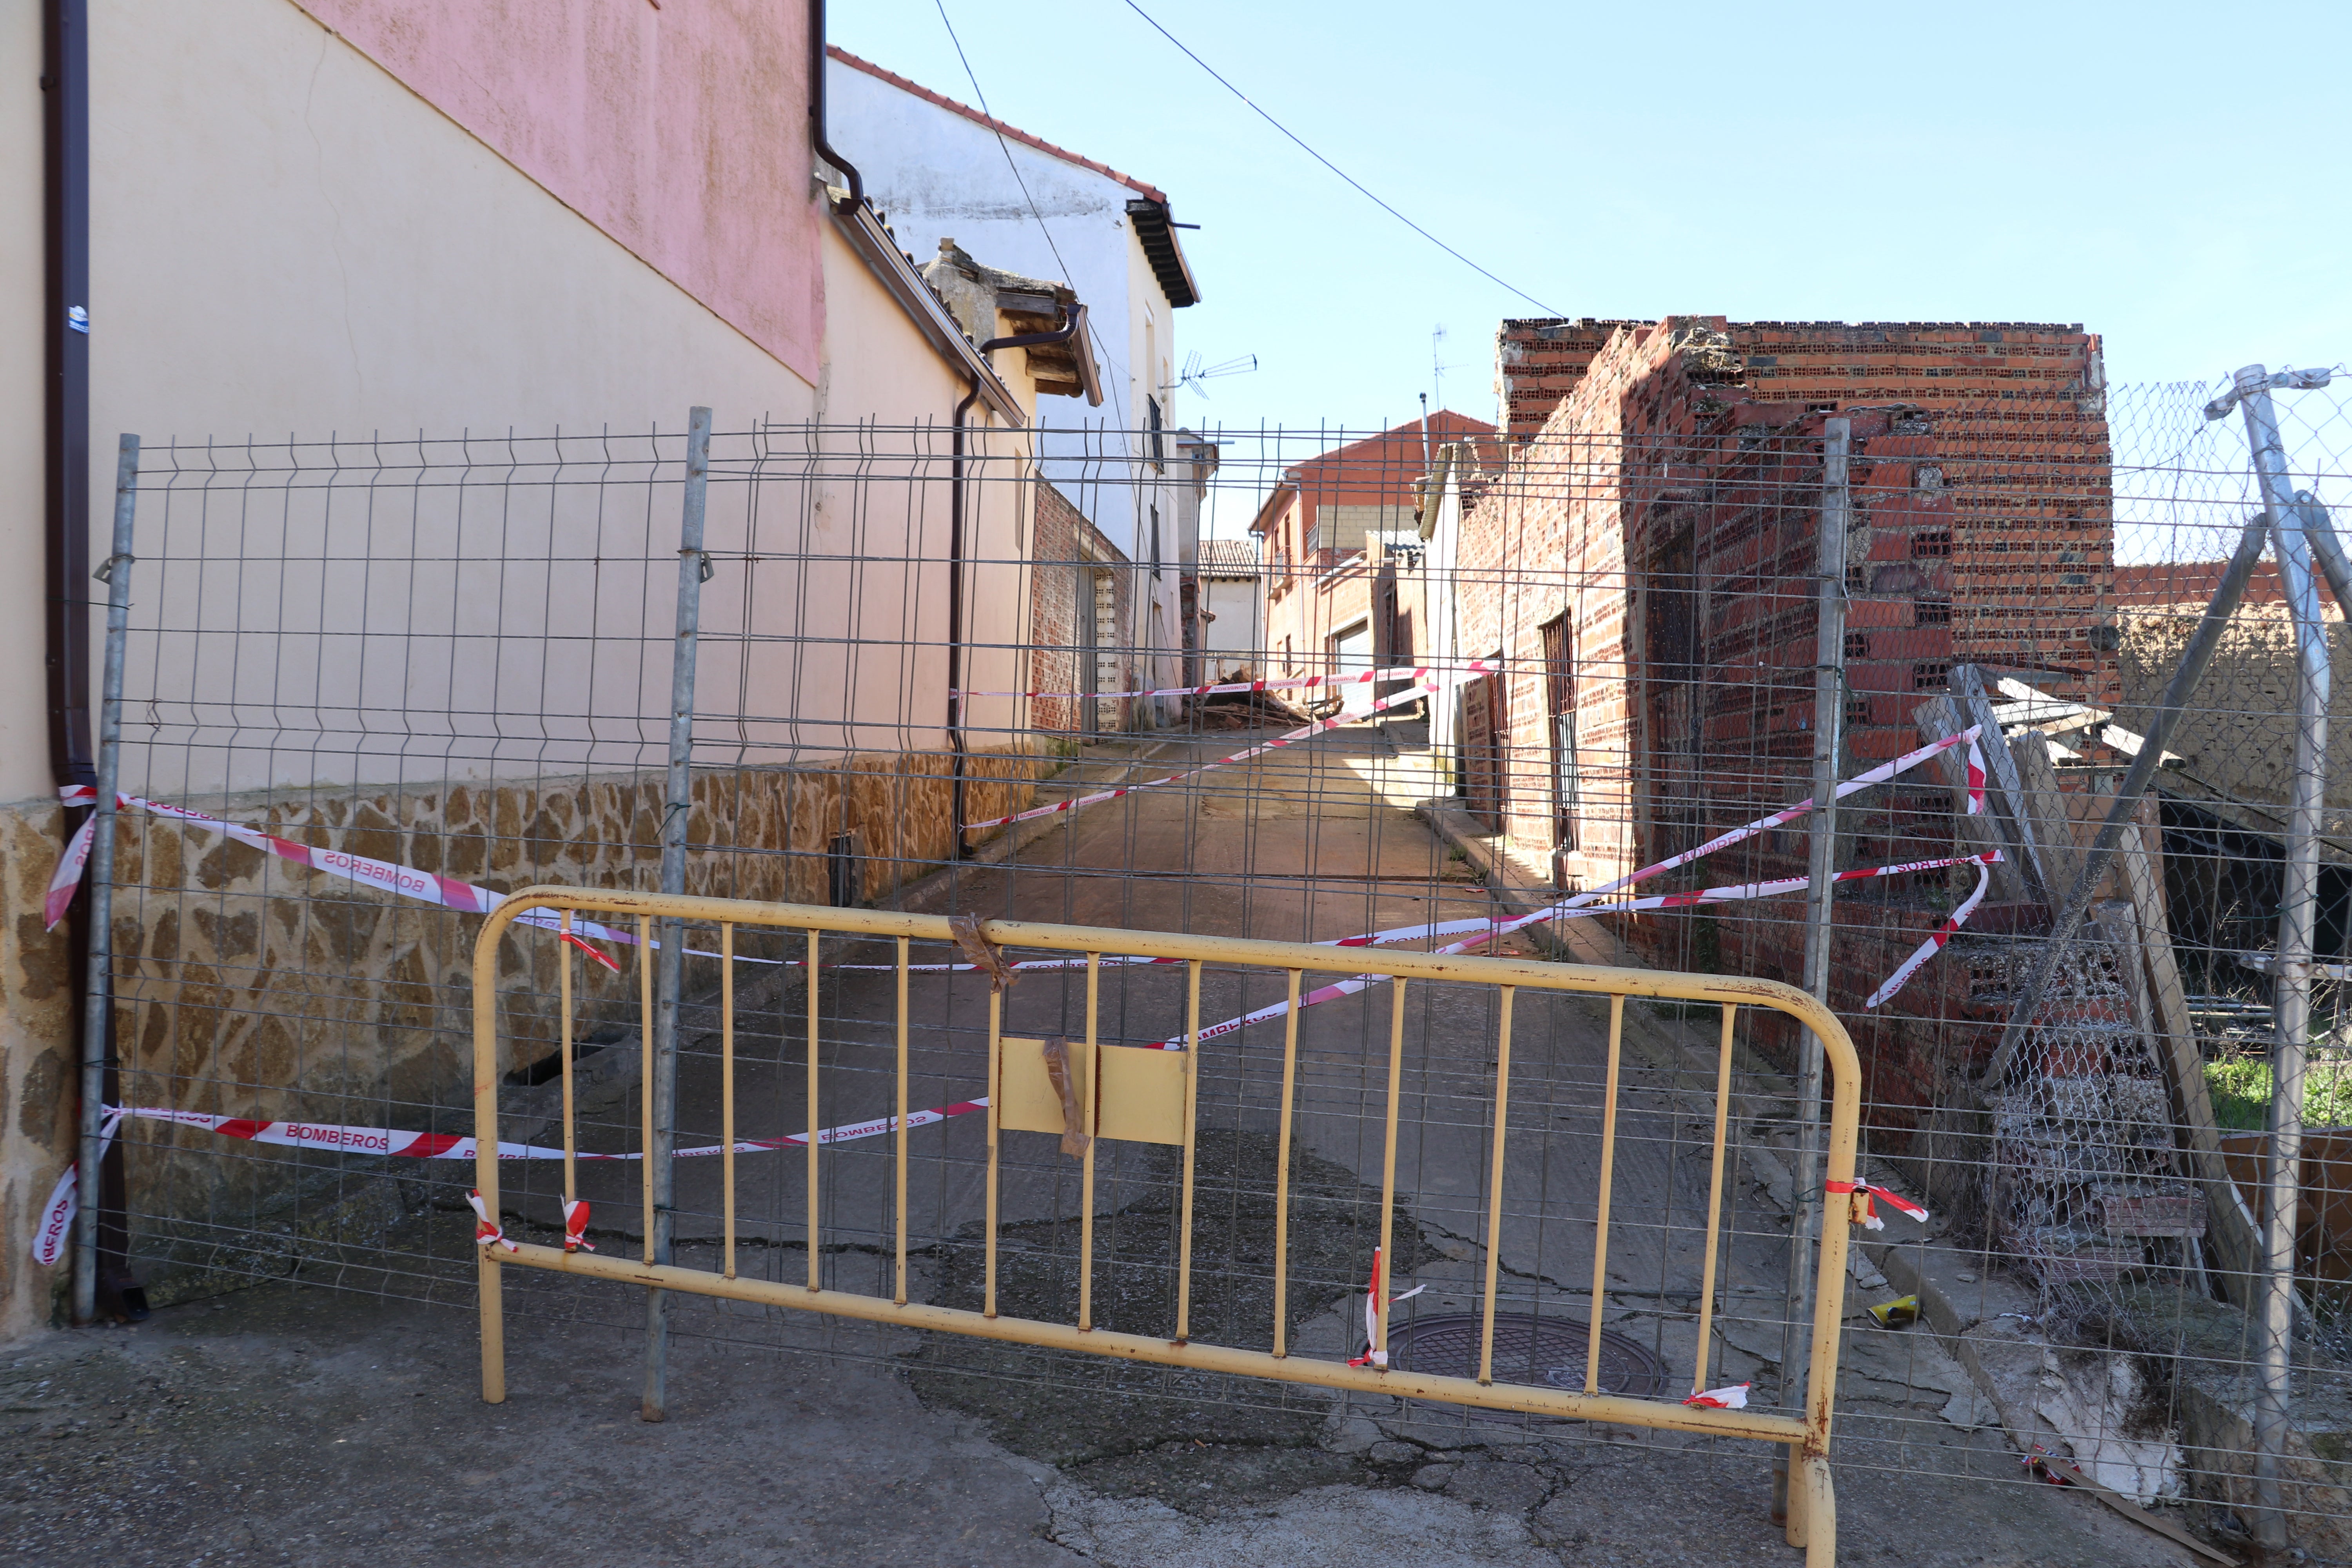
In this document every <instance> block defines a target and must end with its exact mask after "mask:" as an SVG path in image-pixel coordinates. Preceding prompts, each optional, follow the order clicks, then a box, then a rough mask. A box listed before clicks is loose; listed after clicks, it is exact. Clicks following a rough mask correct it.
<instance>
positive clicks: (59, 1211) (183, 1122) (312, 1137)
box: [33, 1096, 988, 1267]
mask: <svg viewBox="0 0 2352 1568" xmlns="http://www.w3.org/2000/svg"><path fill="white" fill-rule="evenodd" d="M987 1109H988V1100H987V1098H986V1097H985V1096H982V1098H981V1099H979V1100H959V1101H957V1102H956V1103H955V1104H953V1105H940V1106H935V1107H933V1108H932V1109H930V1110H915V1111H909V1112H908V1115H907V1126H908V1129H909V1130H912V1129H914V1128H917V1127H929V1126H930V1125H931V1124H932V1123H934V1122H939V1121H947V1120H948V1119H949V1118H950V1117H956V1116H968V1115H970V1114H971V1113H972V1112H973V1111H977V1110H987ZM125 1117H132V1118H137V1119H139V1120H141V1121H168V1122H172V1123H173V1124H174V1125H176V1126H181V1127H194V1128H199V1129H201V1130H203V1131H207V1132H217V1133H219V1134H220V1135H221V1136H222V1137H224V1138H236V1139H239V1140H242V1141H243V1142H250V1143H275V1144H279V1145H281V1146H284V1147H287V1148H292V1149H338V1150H341V1151H342V1152H345V1153H350V1154H385V1155H394V1156H398V1157H402V1158H405V1159H411V1160H470V1159H472V1158H473V1157H474V1151H475V1147H476V1145H475V1142H474V1140H473V1139H471V1138H470V1137H460V1136H458V1135H457V1134H456V1133H454V1132H414V1131H400V1130H398V1129H395V1128H389V1127H347V1126H343V1125H341V1124H340V1123H337V1122H330V1121H257V1120H255V1119H253V1118H251V1117H242V1116H208V1115H205V1114H204V1113H203V1112H201V1111H194V1110H162V1109H159V1108H156V1107H153V1106H124V1107H121V1108H116V1107H112V1106H110V1107H108V1108H107V1112H106V1124H105V1126H104V1128H103V1129H102V1130H101V1131H100V1135H99V1149H100V1155H101V1157H103V1154H104V1152H105V1148H106V1145H107V1144H108V1143H109V1142H112V1141H113V1138H114V1134H115V1131H116V1129H117V1128H118V1127H119V1126H120V1125H121V1122H122V1121H123V1119H124V1118H125ZM897 1125H898V1118H897V1117H895V1116H879V1117H876V1118H875V1119H874V1120H872V1121H851V1122H845V1123H844V1124H843V1125H841V1126H839V1127H826V1128H822V1129H820V1130H819V1131H818V1132H817V1135H816V1141H817V1142H818V1144H819V1145H821V1146H825V1147H830V1146H831V1145H833V1144H835V1143H850V1142H856V1141H857V1140H858V1139H861V1138H878V1137H880V1136H882V1135H883V1134H884V1133H886V1132H888V1131H890V1130H891V1129H893V1128H894V1127H896V1126H897ZM808 1141H809V1140H808V1134H807V1133H805V1132H794V1133H790V1134H787V1135H786V1136H784V1137H782V1138H751V1139H740V1140H738V1141H737V1142H736V1144H735V1152H737V1153H738V1154H758V1153H764V1152H769V1151H771V1150H776V1149H803V1148H806V1147H807V1146H808ZM726 1151H727V1145H725V1144H723V1143H710V1144H705V1145H701V1146H698V1147H696V1148H692V1149H673V1150H671V1151H670V1156H671V1158H673V1159H678V1160H697V1159H707V1158H709V1157H710V1156H712V1155H715V1154H722V1153H724V1152H726ZM562 1158H563V1151H562V1150H561V1149H548V1148H542V1147H541V1146H540V1145H538V1144H536V1143H508V1142H500V1143H499V1159H501V1160H561V1159H562ZM574 1158H576V1159H580V1160H602V1161H610V1160H642V1159H644V1158H645V1155H644V1154H642V1153H635V1154H588V1153H582V1154H577V1155H575V1156H574ZM78 1188H79V1173H78V1168H77V1167H76V1166H73V1165H68V1166H67V1167H66V1173H65V1174H64V1175H62V1176H59V1177H58V1184H57V1186H56V1187H55V1188H53V1189H52V1190H51V1192H50V1194H49V1201H48V1203H47V1205H46V1206H45V1207H44V1208H43V1209H42V1210H41V1223H40V1225H39V1226H38V1227H37V1229H36V1230H35V1231H34V1233H33V1261H35V1262H36V1263H39V1264H41V1265H43V1266H45V1267H46V1266H47V1265H50V1264H54V1263H56V1262H57V1260H58V1258H61V1257H63V1256H64V1253H65V1241H66V1237H67V1236H68V1233H69V1232H70V1231H71V1230H72V1228H73V1217H74V1210H75V1207H76V1194H77V1191H78ZM574 1206H576V1208H577V1210H578V1214H577V1216H576V1219H575V1216H574V1214H573V1210H572V1207H566V1209H565V1210H564V1224H565V1231H566V1234H567V1236H572V1237H577V1236H580V1235H582V1234H583V1232H584V1231H585V1229H586V1227H587V1224H588V1205H586V1204H584V1203H581V1204H577V1205H574ZM578 1245H580V1246H582V1247H587V1246H588V1243H587V1242H586V1241H585V1240H581V1241H580V1242H579V1243H578ZM570 1246H571V1243H570V1242H567V1243H566V1249H567V1250H568V1249H569V1247H570ZM589 1250H591V1251H593V1250H595V1249H594V1248H593V1247H590V1248H589Z"/></svg>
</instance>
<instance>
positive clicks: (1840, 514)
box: [1773, 418, 1853, 1512]
mask: <svg viewBox="0 0 2352 1568" xmlns="http://www.w3.org/2000/svg"><path fill="white" fill-rule="evenodd" d="M1852 451H1853V421H1852V420H1850V419H1844V418H1831V419H1827V420H1824V421H1822V516H1821V534H1820V538H1819V539H1818V540H1817V541H1816V542H1815V551H1814V573H1815V574H1816V576H1817V577H1818V578H1819V581H1818V582H1817V583H1816V584H1815V588H1816V591H1817V594H1818V601H1817V602H1818V604H1819V605H1820V613H1819V618H1818V621H1817V626H1818V631H1817V633H1816V635H1815V637H1814V642H1813V810H1812V815H1811V816H1810V817H1808V818H1807V819H1806V820H1807V826H1808V828H1809V830H1810V832H1811V837H1810V838H1809V839H1808V840H1807V843H1806V847H1805V873H1806V875H1807V876H1808V877H1809V878H1811V886H1810V887H1809V888H1808V889H1806V893H1805V951H1804V987H1805V989H1806V990H1807V991H1808V992H1810V993H1811V994H1812V995H1813V997H1814V998H1815V999H1816V1000H1817V1001H1821V1002H1823V1003H1826V1002H1827V1001H1828V1000H1829V992H1830V928H1831V898H1832V892H1833V891H1834V889H1835V888H1836V885H1837V884H1836V880H1835V879H1836V876H1837V778H1838V754H1839V751H1840V748H1841V747H1842V745H1843V740H1844V729H1845V724H1844V721H1845V598H1846V595H1845V546H1846V533H1847V531H1848V529H1849V527H1850V526H1851V524H1852V517H1853V511H1852V496H1851V494H1850V492H1849V490H1848V489H1847V482H1846V476H1847V464H1848V461H1849V458H1850V457H1851V454H1852ZM1798 1052H1799V1056H1798V1067H1797V1180H1796V1190H1795V1193H1794V1194H1793V1196H1794V1199H1795V1203H1796V1213H1795V1214H1794V1215H1792V1216H1790V1226H1789V1294H1788V1305H1789V1310H1788V1313H1787V1321H1786V1322H1785V1323H1784V1324H1783V1325H1782V1327H1781V1330H1780V1402H1781V1403H1782V1404H1783V1405H1792V1406H1794V1407H1795V1408H1797V1409H1800V1410H1801V1409H1803V1408H1804V1404H1805V1368H1806V1365H1807V1363H1808V1362H1809V1361H1810V1359H1811V1358H1810V1356H1808V1355H1807V1354H1806V1353H1805V1344H1804V1342H1803V1335H1804V1331H1803V1328H1802V1326H1801V1325H1804V1324H1809V1323H1811V1321H1812V1320H1813V1268H1812V1248H1813V1242H1814V1240H1815V1238H1816V1237H1818V1236H1819V1234H1820V1231H1821V1216H1822V1171H1821V1141H1822V1041H1821V1037H1820V1036H1818V1035H1816V1034H1814V1033H1813V1032H1812V1031H1811V1029H1807V1030H1805V1031H1804V1033H1803V1036H1802V1038H1801V1043H1800V1045H1799V1047H1798ZM1788 1467H1789V1458H1788V1455H1787V1454H1786V1453H1785V1452H1784V1453H1783V1454H1782V1455H1781V1456H1780V1458H1779V1459H1777V1460H1775V1461H1774V1463H1773V1491H1774V1492H1775V1494H1776V1496H1775V1498H1774V1502H1775V1504H1776V1505H1777V1508H1778V1510H1780V1511H1782V1512H1785V1510H1786V1508H1787V1503H1788V1486H1789V1468H1788Z"/></svg>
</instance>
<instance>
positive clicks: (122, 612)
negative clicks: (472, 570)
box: [73, 436, 139, 1323]
mask: <svg viewBox="0 0 2352 1568" xmlns="http://www.w3.org/2000/svg"><path fill="white" fill-rule="evenodd" d="M138 508H139V437H136V436H125V437H122V442H121V448H120V449H119V451H118V452H117V454H116V457H115V460H114V548H113V549H112V550H111V551H110V552H108V553H107V557H106V564H105V565H104V566H101V567H100V568H99V570H98V572H97V573H96V574H95V575H96V576H97V577H98V578H99V580H100V582H103V583H104V584H106V668H105V674H104V677H103V680H104V684H103V685H102V686H101V687H100V699H99V710H98V804H97V809H96V815H95V816H93V817H92V819H91V827H90V837H89V879H88V881H87V883H86V884H85V885H86V886H87V887H88V888H89V969H88V972H87V974H86V977H85V979H84V982H83V984H84V987H85V989H84V992H83V994H82V1052H81V1139H80V1149H79V1153H78V1155H77V1159H78V1161H79V1163H78V1165H77V1172H78V1174H77V1176H76V1182H77V1184H78V1190H77V1194H76V1196H77V1199H78V1201H79V1204H80V1207H79V1209H78V1210H76V1211H75V1215H74V1266H73V1317H74V1321H75V1322H78V1323H87V1322H89V1321H91V1320H92V1319H94V1318H96V1317H97V1316H98V1211H99V1191H100V1175H99V1165H100V1142H102V1140H101V1138H100V1129H101V1128H102V1127H103V1126H104V1124H105V1119H106V1105H105V1098H106V1045H107V1040H108V1038H109V1032H108V1029H107V1026H106V1025H107V1019H108V1016H109V1014H110V1013H111V1011H112V1010H113V1007H114V815H115V814H114V795H115V791H116V789H117V787H118V786H119V784H120V783H121V764H122V657H123V643H124V641H125V639H126V638H127V637H128V636H129V634H130V629H131V534H132V531H133V529H132V525H133V523H134V521H136V518H137V514H138Z"/></svg>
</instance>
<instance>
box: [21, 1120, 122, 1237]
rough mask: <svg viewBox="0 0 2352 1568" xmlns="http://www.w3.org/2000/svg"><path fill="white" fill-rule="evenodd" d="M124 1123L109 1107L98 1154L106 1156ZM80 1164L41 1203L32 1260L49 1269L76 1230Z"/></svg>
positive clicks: (101, 1125) (102, 1124)
mask: <svg viewBox="0 0 2352 1568" xmlns="http://www.w3.org/2000/svg"><path fill="white" fill-rule="evenodd" d="M121 1125H122V1112H121V1111H119V1110H110V1111H108V1112H107V1114H106V1121H104V1122H102V1123H101V1124H100V1127H99V1130H98V1157H99V1158H100V1160H103V1159H105V1158H106V1148H107V1145H108V1144H110V1143H111V1142H114V1131H115V1129H116V1128H118V1127H120V1126H121ZM80 1177H81V1166H80V1164H79V1163H75V1164H71V1165H68V1166H67V1167H66V1170H65V1174H64V1175H62V1176H59V1177H58V1184H57V1185H56V1186H54V1187H51V1188H50V1189H49V1201H48V1202H47V1203H46V1204H44V1205H41V1223H40V1225H39V1226H37V1228H36V1229H35V1230H34V1232H33V1261H34V1262H36V1263H37V1264H39V1265H40V1266H41V1267H42V1268H48V1267H49V1266H50V1265H52V1264H54V1263H56V1262H57V1260H58V1258H63V1257H64V1256H65V1252H66V1237H68V1236H69V1235H71V1234H72V1232H73V1222H74V1213H75V1211H76V1210H77V1209H79V1207H80V1206H81V1205H80V1202H79V1198H80V1186H81V1181H80Z"/></svg>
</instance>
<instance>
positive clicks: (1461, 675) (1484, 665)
mask: <svg viewBox="0 0 2352 1568" xmlns="http://www.w3.org/2000/svg"><path fill="white" fill-rule="evenodd" d="M1502 668H1503V667H1502V666H1501V665H1500V664H1499V663H1497V662H1496V661H1495V660H1493V659H1485V658H1471V659H1465V660H1463V661H1462V662H1461V663H1459V664H1442V665H1441V664H1417V665H1412V666H1404V665H1399V666H1397V667H1395V668H1390V669H1360V670H1358V671H1357V672H1356V673H1355V674H1353V675H1293V676H1286V677H1285V678H1283V679H1279V680H1224V681H1216V682H1213V683H1212V684H1210V685H1207V686H1161V687H1155V688H1153V689H1150V690H1149V691H957V690H955V689H952V688H950V690H949V692H948V695H949V696H950V697H1031V698H1035V697H1059V698H1069V699H1073V700H1075V699H1077V698H1082V697H1223V696H1231V695H1234V694H1236V693H1239V692H1245V691H1311V690H1314V689H1317V688H1318V687H1320V688H1324V689H1331V688H1337V687H1348V686H1368V685H1374V684H1377V683H1379V682H1381V681H1383V680H1411V681H1414V682H1417V683H1420V684H1423V685H1427V684H1428V683H1430V682H1431V681H1433V680H1434V679H1438V678H1439V677H1441V676H1444V677H1450V678H1454V679H1464V680H1467V679H1474V678H1475V677H1477V676H1481V675H1499V674H1500V673H1502Z"/></svg>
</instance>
